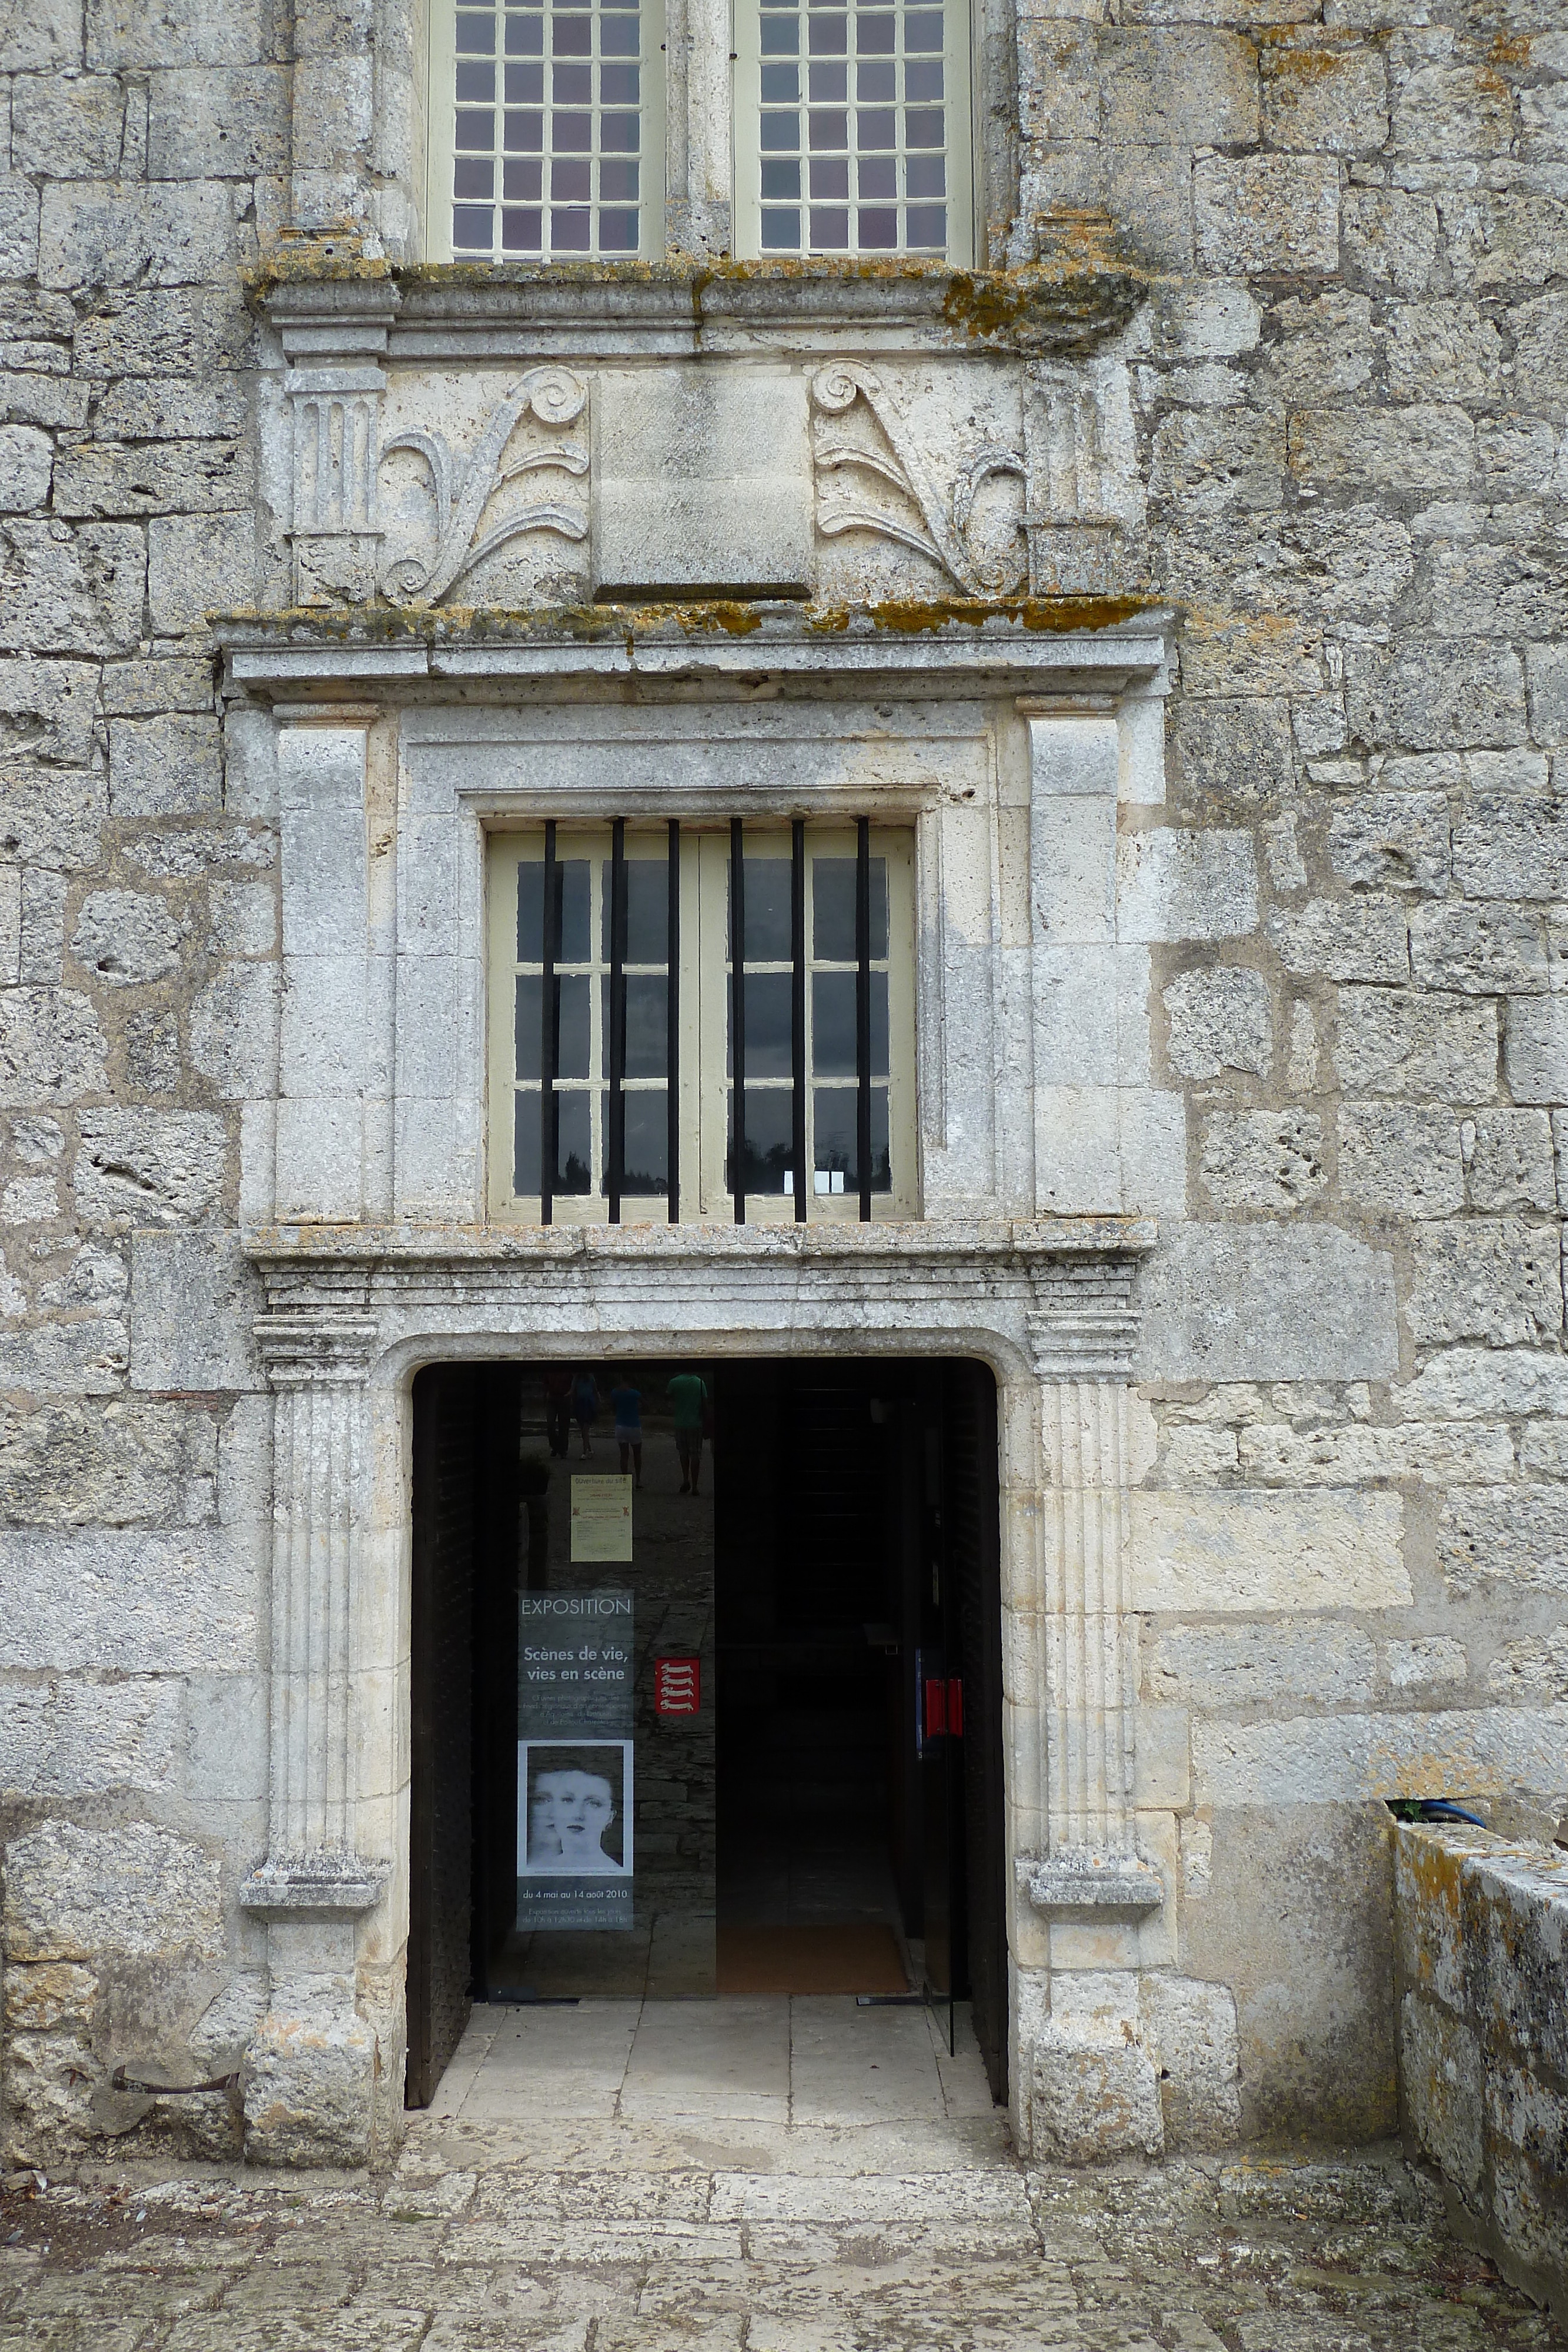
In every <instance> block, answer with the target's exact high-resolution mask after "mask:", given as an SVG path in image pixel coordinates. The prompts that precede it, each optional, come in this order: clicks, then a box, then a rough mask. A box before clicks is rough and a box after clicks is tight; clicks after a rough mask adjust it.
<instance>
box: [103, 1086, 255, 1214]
mask: <svg viewBox="0 0 1568 2352" xmlns="http://www.w3.org/2000/svg"><path fill="white" fill-rule="evenodd" d="M78 1127H79V1130H80V1135H81V1147H80V1150H78V1154H77V1162H76V1197H77V1207H78V1211H79V1213H80V1214H81V1215H82V1217H83V1218H84V1219H85V1220H86V1221H87V1223H89V1224H94V1225H110V1226H113V1227H116V1228H120V1229H123V1228H124V1227H127V1226H131V1227H134V1226H139V1225H155V1226H167V1225H188V1224H194V1223H199V1222H200V1221H201V1220H202V1219H203V1218H204V1217H208V1216H210V1215H211V1214H212V1213H214V1210H215V1209H216V1208H217V1206H218V1204H219V1202H220V1200H221V1197H222V1193H223V1186H224V1176H225V1165H226V1159H227V1136H226V1133H225V1127H224V1122H223V1120H222V1119H221V1118H217V1117H215V1116H214V1115H213V1114H212V1113H210V1112H206V1111H162V1110H101V1111H88V1112H84V1113H83V1114H82V1116H81V1118H80V1120H79V1121H78Z"/></svg>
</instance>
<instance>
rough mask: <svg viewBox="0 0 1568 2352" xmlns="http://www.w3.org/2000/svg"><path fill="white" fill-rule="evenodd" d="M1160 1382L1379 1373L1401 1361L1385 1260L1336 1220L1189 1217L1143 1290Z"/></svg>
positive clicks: (1145, 1371)
mask: <svg viewBox="0 0 1568 2352" xmlns="http://www.w3.org/2000/svg"><path fill="white" fill-rule="evenodd" d="M1143 1307H1144V1328H1143V1335H1142V1339H1141V1341H1140V1348H1139V1370H1140V1373H1141V1375H1142V1376H1143V1377H1145V1378H1151V1379H1155V1380H1218V1381H1245V1380H1317V1379H1324V1380H1365V1379H1372V1380H1382V1379H1386V1378H1387V1377H1388V1376H1389V1375H1390V1374H1391V1373H1392V1372H1393V1371H1394V1370H1395V1369H1396V1365H1397V1362H1398V1345H1397V1340H1396V1333H1395V1325H1394V1286H1393V1276H1392V1268H1391V1265H1390V1262H1389V1260H1388V1258H1387V1257H1386V1256H1385V1255H1384V1254H1383V1253H1382V1252H1380V1251H1375V1250H1372V1249H1369V1248H1368V1247H1367V1245H1366V1244H1365V1243H1364V1242H1362V1241H1358V1240H1356V1239H1354V1237H1353V1236H1351V1235H1350V1234H1342V1233H1340V1232H1338V1231H1337V1230H1336V1229H1334V1228H1333V1227H1332V1226H1318V1225H1313V1226H1309V1227H1296V1226H1279V1225H1275V1226H1267V1225H1255V1226H1249V1227H1242V1228H1237V1227H1234V1226H1228V1225H1224V1224H1218V1223H1186V1224H1181V1225H1177V1226H1176V1227H1174V1228H1173V1229H1172V1230H1171V1231H1170V1232H1169V1233H1168V1234H1167V1235H1166V1236H1164V1237H1162V1241H1161V1244H1160V1248H1159V1250H1158V1252H1157V1253H1156V1255H1155V1259H1154V1262H1153V1264H1152V1265H1150V1266H1149V1268H1148V1270H1147V1272H1146V1274H1145V1277H1144V1286H1143Z"/></svg>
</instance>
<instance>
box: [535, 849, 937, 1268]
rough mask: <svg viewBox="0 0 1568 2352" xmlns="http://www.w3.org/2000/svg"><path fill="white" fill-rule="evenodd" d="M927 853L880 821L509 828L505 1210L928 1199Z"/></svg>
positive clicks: (882, 1207)
mask: <svg viewBox="0 0 1568 2352" xmlns="http://www.w3.org/2000/svg"><path fill="white" fill-rule="evenodd" d="M912 850H913V841H912V837H911V836H910V835H908V834H907V833H903V832H896V831H894V832H883V831H882V830H881V829H880V828H879V829H874V830H873V827H872V826H871V825H870V824H860V825H852V826H850V827H848V828H842V827H837V826H829V825H825V824H824V825H821V826H819V825H815V824H812V825H807V824H795V825H792V826H785V827H782V828H779V829H777V830H775V829H769V828H767V827H763V826H759V825H757V824H747V825H745V826H744V827H743V826H742V825H740V824H738V823H737V824H730V825H727V826H724V827H721V828H711V829H698V828H694V827H683V826H680V825H662V826H657V827H652V826H651V827H648V828H645V829H644V828H639V827H636V826H632V825H624V824H622V825H613V826H612V825H603V826H599V827H589V828H584V829H578V828H575V827H573V828H571V829H570V830H569V829H568V827H567V826H565V825H563V824H562V825H547V826H544V827H542V828H541V829H540V830H539V831H538V832H536V833H532V834H522V835H517V834H513V835H499V836H497V839H496V841H495V842H494V844H493V845H492V853H491V866H490V954H491V972H490V978H491V987H490V1007H491V1025H490V1200H491V1207H492V1210H493V1211H494V1212H496V1213H498V1214H501V1215H509V1216H520V1217H523V1218H528V1219H538V1220H540V1221H542V1222H544V1223H553V1222H557V1221H560V1222H573V1223H581V1222H593V1223H599V1222H603V1221H605V1220H607V1219H608V1220H610V1221H612V1222H615V1221H620V1220H622V1219H626V1220H640V1221H643V1222H646V1221H648V1220H650V1219H657V1220H674V1219H676V1218H686V1219H692V1218H709V1219H712V1218H722V1219H726V1220H729V1219H734V1220H736V1221H737V1222H744V1223H782V1222H789V1221H796V1222H805V1221H807V1220H809V1219H813V1220H814V1219H820V1218H828V1219H832V1220H839V1219H843V1218H850V1219H856V1218H860V1219H864V1218H871V1217H888V1216H898V1217H907V1216H911V1215H913V1214H914V1213H915V1104H914V1086H913V1079H914V1029H915V1008H914V984H913V983H914V952H913V896H912V875H913V856H912ZM800 1171H803V1174H802V1173H800Z"/></svg>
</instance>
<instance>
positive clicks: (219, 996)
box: [191, 885, 278, 1102]
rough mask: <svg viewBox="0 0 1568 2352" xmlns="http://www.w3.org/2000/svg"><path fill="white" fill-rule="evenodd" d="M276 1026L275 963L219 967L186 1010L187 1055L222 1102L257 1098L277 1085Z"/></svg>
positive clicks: (269, 894) (254, 1099) (276, 976)
mask: <svg viewBox="0 0 1568 2352" xmlns="http://www.w3.org/2000/svg"><path fill="white" fill-rule="evenodd" d="M242 887H250V886H248V885H247V886H242ZM270 901H271V893H270V891H269V892H268V893H267V902H268V906H269V908H270ZM277 1030H278V975H277V968H276V966H274V965H271V964H228V965H225V968H224V970H223V971H221V972H220V973H219V974H218V976H217V978H216V979H215V980H214V981H213V982H210V983H209V985H208V986H207V987H206V988H204V990H203V992H202V993H201V994H200V996H198V997H197V998H196V1000H195V1002H194V1003H193V1006H192V1008H191V1059H192V1061H193V1064H194V1065H195V1066H196V1068H197V1069H198V1070H200V1071H201V1072H202V1074H203V1076H204V1077H208V1078H211V1079H212V1081H213V1084H214V1087H215V1088H216V1089H217V1092H218V1094H219V1096H220V1097H221V1098H222V1099H223V1100H224V1101H225V1102H234V1101H246V1100H247V1099H248V1100H251V1101H256V1100H259V1099H262V1098H264V1097H267V1095H269V1094H270V1093H271V1092H272V1091H273V1089H274V1088H275V1087H276V1085H277Z"/></svg>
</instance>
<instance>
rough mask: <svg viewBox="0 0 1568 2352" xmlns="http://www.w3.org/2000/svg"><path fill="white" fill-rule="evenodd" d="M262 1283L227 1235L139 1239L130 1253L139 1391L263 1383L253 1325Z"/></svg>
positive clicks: (258, 1385)
mask: <svg viewBox="0 0 1568 2352" xmlns="http://www.w3.org/2000/svg"><path fill="white" fill-rule="evenodd" d="M260 1310H261V1298H260V1296H259V1292H258V1288H257V1284H256V1276H255V1274H254V1273H253V1271H252V1269H251V1266H250V1265H249V1262H248V1261H247V1259H246V1256H245V1255H244V1253H243V1251H242V1250H241V1248H240V1246H239V1243H238V1241H237V1239H235V1237H234V1236H233V1235H231V1234H214V1233H206V1232H204V1233H199V1234H194V1233H181V1234H172V1233H165V1234H145V1233H144V1234H137V1236H136V1238H135V1240H134V1241H133V1243H132V1244H131V1386H132V1387H133V1388H139V1389H153V1390H158V1391H165V1390H171V1389H178V1390H186V1391H196V1392H204V1391H212V1390H218V1391H224V1390H235V1389H240V1390H246V1389H253V1390H254V1389H259V1388H261V1387H263V1386H264V1385H265V1382H264V1380H263V1376H262V1372H261V1369H260V1366H259V1364H258V1362H257V1360H256V1350H255V1346H254V1342H253V1340H252V1337H251V1326H252V1324H253V1323H254V1322H255V1320H256V1316H257V1314H259V1312H260Z"/></svg>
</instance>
